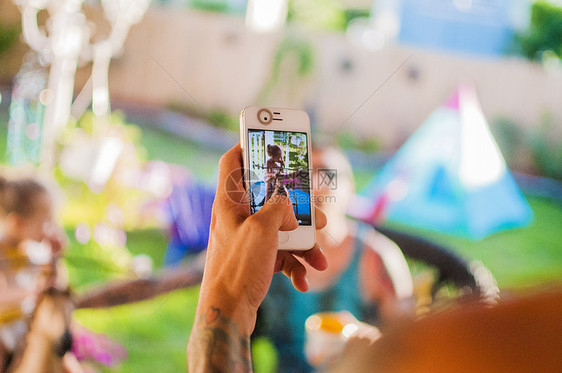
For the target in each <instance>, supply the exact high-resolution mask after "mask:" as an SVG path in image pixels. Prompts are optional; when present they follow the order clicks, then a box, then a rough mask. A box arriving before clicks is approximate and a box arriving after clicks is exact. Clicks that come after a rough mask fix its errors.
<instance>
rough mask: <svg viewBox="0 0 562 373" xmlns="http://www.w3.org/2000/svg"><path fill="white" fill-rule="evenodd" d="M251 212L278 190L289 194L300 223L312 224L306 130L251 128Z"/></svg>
mask: <svg viewBox="0 0 562 373" xmlns="http://www.w3.org/2000/svg"><path fill="white" fill-rule="evenodd" d="M248 153H249V154H248V157H249V176H248V180H249V185H250V209H251V213H252V214H254V213H255V212H257V211H259V209H260V208H262V206H263V205H264V203H265V202H266V201H267V200H268V199H269V198H270V197H271V196H272V195H274V194H275V193H279V194H284V195H286V196H288V197H289V199H290V200H291V203H292V204H293V211H294V212H295V217H296V218H297V220H298V222H299V224H300V225H312V218H311V215H310V174H309V165H308V137H307V134H306V132H290V131H267V130H256V129H248Z"/></svg>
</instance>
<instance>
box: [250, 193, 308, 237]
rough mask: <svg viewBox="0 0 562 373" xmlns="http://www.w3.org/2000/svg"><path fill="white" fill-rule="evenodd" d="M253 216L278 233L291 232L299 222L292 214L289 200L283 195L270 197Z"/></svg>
mask: <svg viewBox="0 0 562 373" xmlns="http://www.w3.org/2000/svg"><path fill="white" fill-rule="evenodd" d="M254 215H255V216H256V218H258V219H260V220H264V221H266V222H267V223H268V225H269V226H272V227H275V228H277V229H278V230H280V231H292V230H293V229H297V228H298V226H299V222H298V221H297V218H296V217H295V214H294V212H293V205H292V203H291V201H290V200H289V198H287V197H286V196H284V195H279V194H275V195H273V196H271V198H270V199H269V200H268V201H267V202H266V203H265V205H264V206H263V207H262V208H261V209H260V210H259V211H258V212H257V213H255V214H254Z"/></svg>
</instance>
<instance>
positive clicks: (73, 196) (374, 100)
mask: <svg viewBox="0 0 562 373" xmlns="http://www.w3.org/2000/svg"><path fill="white" fill-rule="evenodd" d="M561 58H562V2H560V1H554V0H552V1H545V0H538V1H531V0H511V1H508V0H426V1H416V0H401V1H389V0H324V1H319V0H269V1H265V0H213V1H201V0H159V1H157V0H153V1H152V2H150V1H149V0H120V1H94V0H84V1H80V0H36V1H32V0H14V1H11V0H0V160H1V161H2V164H3V165H4V166H5V167H7V168H25V169H37V170H39V172H40V173H42V174H47V175H50V176H51V177H52V178H54V180H56V182H57V184H58V185H59V187H60V190H61V195H62V198H61V200H60V217H61V221H62V224H63V225H64V228H65V230H66V233H67V235H68V237H69V242H70V244H69V248H68V250H67V252H66V255H65V263H66V265H67V267H68V271H69V280H70V284H71V287H72V288H73V290H74V291H75V292H76V293H77V294H82V293H85V292H88V291H91V290H92V289H96V288H97V287H99V286H102V285H104V284H107V283H108V282H114V281H121V280H125V279H128V280H134V279H142V278H148V277H150V276H151V274H153V273H160V271H161V268H163V267H164V266H165V265H166V266H168V267H169V268H171V267H174V266H177V265H178V264H179V262H180V261H181V259H182V258H183V257H184V256H186V257H187V258H190V257H191V254H193V255H195V254H196V253H198V252H200V251H201V250H203V249H204V248H205V245H206V240H207V235H208V231H207V227H208V224H209V221H210V206H211V204H212V200H213V196H214V189H215V188H216V174H217V164H218V159H219V157H220V155H221V154H222V153H223V152H224V151H225V150H227V149H229V148H230V147H231V146H233V145H234V144H235V143H236V142H237V141H238V139H239V132H238V131H239V121H238V116H239V113H240V111H241V110H242V109H243V108H244V107H245V106H248V105H263V106H274V107H296V108H302V109H304V110H306V111H307V112H308V113H309V115H310V117H311V123H312V126H313V138H314V140H315V141H314V142H315V143H316V146H319V147H321V146H326V145H331V146H336V147H338V148H340V149H342V150H343V152H344V153H345V154H346V155H347V157H348V158H349V160H350V163H351V165H352V167H353V177H354V180H355V186H356V191H357V193H358V196H357V198H356V201H357V203H355V205H353V206H352V207H351V209H350V211H349V214H351V215H353V216H354V217H356V218H360V219H363V220H366V221H369V222H371V223H373V222H374V223H376V224H379V225H382V227H385V228H386V229H390V230H393V231H400V232H403V233H405V234H408V235H411V236H413V237H418V238H420V239H424V240H428V241H429V242H432V243H435V244H436V245H439V246H440V247H444V248H446V249H447V250H449V251H450V252H451V253H452V254H453V255H454V256H455V257H458V258H460V259H461V261H462V262H463V263H466V265H467V266H470V265H473V264H474V263H480V264H481V265H483V266H484V267H485V268H487V269H488V270H489V272H490V273H491V274H492V275H493V277H494V278H495V281H496V282H497V285H498V287H499V288H500V291H501V292H502V293H504V294H511V293H518V292H521V291H523V290H524V289H526V288H530V287H535V286H538V285H540V286H547V285H548V284H552V283H558V282H559V281H560V279H562V244H561V243H560V242H561V240H562V229H561V225H562V60H561ZM436 206H437V207H436ZM432 209H434V210H432ZM407 210H408V211H407ZM428 211H429V212H428ZM422 212H426V213H428V214H429V215H430V217H425V216H423V213H422ZM433 217H435V219H434V221H433V220H432V219H433ZM418 259H419V258H418ZM188 261H189V259H188ZM409 263H410V265H411V270H412V273H413V275H414V284H415V283H416V274H419V273H421V272H424V271H426V269H419V268H420V267H419V263H416V260H411V261H409ZM420 276H421V275H420ZM421 277H423V276H421ZM423 278H425V277H423ZM420 281H421V280H420ZM178 287H179V288H180V289H178V290H177V291H172V292H169V293H165V294H160V295H158V296H157V297H156V298H154V299H150V300H145V301H142V302H137V303H131V304H127V305H120V306H115V307H107V308H92V309H89V308H85V309H80V310H77V311H75V312H74V317H75V319H76V320H78V321H79V322H80V323H81V324H82V325H84V326H86V327H88V328H90V329H92V330H93V331H95V332H99V333H103V334H106V335H108V336H109V337H111V338H113V339H114V340H115V341H117V342H119V343H121V344H122V345H124V346H125V348H126V349H127V351H128V358H127V359H125V360H124V361H123V362H122V363H121V364H120V365H118V366H115V367H113V368H107V367H100V368H99V369H100V370H102V371H108V372H109V371H115V372H117V371H119V372H153V371H182V370H185V365H186V359H185V347H186V343H187V339H188V337H189V330H190V327H191V324H192V322H193V316H194V312H195V305H196V300H197V294H198V289H197V287H196V286H195V287H189V288H186V289H184V288H183V287H184V286H178ZM254 349H255V351H256V352H255V355H256V370H257V371H271V370H272V369H273V367H274V366H275V364H276V359H277V355H276V353H275V350H274V348H273V347H272V345H271V344H270V343H268V341H267V340H265V339H260V340H259V341H258V343H256V344H255V345H254Z"/></svg>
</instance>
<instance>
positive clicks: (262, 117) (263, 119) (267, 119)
mask: <svg viewBox="0 0 562 373" xmlns="http://www.w3.org/2000/svg"><path fill="white" fill-rule="evenodd" d="M258 120H259V121H260V123H261V124H263V125H268V124H269V123H271V121H272V120H273V115H271V112H270V111H269V110H268V109H261V110H260V111H258Z"/></svg>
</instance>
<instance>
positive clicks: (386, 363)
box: [330, 288, 562, 373]
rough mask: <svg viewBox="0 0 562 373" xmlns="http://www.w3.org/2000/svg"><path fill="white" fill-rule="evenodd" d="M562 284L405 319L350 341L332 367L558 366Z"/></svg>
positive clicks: (438, 369) (361, 369)
mask: <svg viewBox="0 0 562 373" xmlns="http://www.w3.org/2000/svg"><path fill="white" fill-rule="evenodd" d="M560 346H562V289H561V288H558V289H549V290H545V289H539V290H535V291H534V292H533V293H531V294H527V295H525V296H522V297H516V298H512V299H508V300H502V301H500V302H499V303H498V304H497V305H496V306H493V307H489V306H486V305H484V304H482V303H476V302H475V303H473V304H470V305H465V306H463V307H462V308H460V307H459V308H456V309H453V310H450V311H447V312H441V313H437V314H434V315H430V316H427V317H425V318H422V319H419V320H402V322H401V323H396V325H393V326H392V327H390V328H387V329H386V330H385V334H384V336H383V337H382V338H380V339H378V340H376V341H374V340H373V338H371V336H368V335H367V334H366V333H363V334H362V335H360V336H359V335H358V338H355V336H353V337H352V339H351V340H350V341H349V342H348V345H347V346H346V348H345V351H344V354H343V358H342V359H341V360H340V362H339V363H338V364H336V365H334V366H333V367H332V368H333V369H331V370H330V371H333V372H373V371H376V372H433V373H441V372H443V373H445V372H446V373H448V372H458V373H463V372H467V373H468V372H494V373H496V372H510V373H513V372H560V371H562V355H561V354H560Z"/></svg>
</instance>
